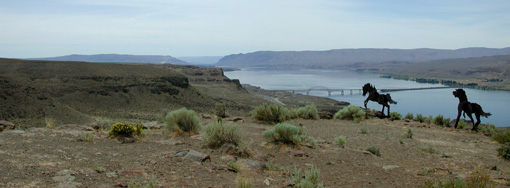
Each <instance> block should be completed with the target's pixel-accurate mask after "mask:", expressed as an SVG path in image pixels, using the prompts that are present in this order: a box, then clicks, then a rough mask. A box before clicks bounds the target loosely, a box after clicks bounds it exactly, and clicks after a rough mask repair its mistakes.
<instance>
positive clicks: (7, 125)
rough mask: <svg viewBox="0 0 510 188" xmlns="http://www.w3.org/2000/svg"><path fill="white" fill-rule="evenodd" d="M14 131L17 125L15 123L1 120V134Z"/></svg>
mask: <svg viewBox="0 0 510 188" xmlns="http://www.w3.org/2000/svg"><path fill="white" fill-rule="evenodd" d="M14 129H16V125H15V124H14V123H11V122H8V121H4V120H0V132H2V131H4V130H14Z"/></svg>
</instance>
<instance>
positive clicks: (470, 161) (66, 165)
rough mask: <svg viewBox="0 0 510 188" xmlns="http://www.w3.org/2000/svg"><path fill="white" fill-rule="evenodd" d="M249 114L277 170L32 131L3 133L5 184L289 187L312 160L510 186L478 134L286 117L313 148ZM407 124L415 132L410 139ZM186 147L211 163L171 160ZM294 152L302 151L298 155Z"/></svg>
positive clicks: (372, 175)
mask: <svg viewBox="0 0 510 188" xmlns="http://www.w3.org/2000/svg"><path fill="white" fill-rule="evenodd" d="M243 119H244V120H243V121H238V122H236V124H238V125H239V126H240V127H241V129H242V130H243V133H244V134H245V141H246V142H248V143H249V148H250V149H251V150H253V152H254V154H253V155H252V156H251V157H250V158H249V159H251V160H254V161H258V162H263V163H266V164H267V165H268V166H269V165H271V167H272V168H271V169H272V170H264V171H262V170H245V169H243V168H241V170H240V171H239V172H233V171H229V170H221V169H218V168H216V167H217V166H221V165H225V164H227V163H228V161H227V160H228V158H229V157H228V155H227V154H224V153H221V152H220V150H212V149H207V148H204V147H203V146H202V143H201V137H200V135H198V136H197V135H195V136H191V137H173V136H171V135H169V134H167V133H164V131H163V130H157V129H156V130H146V131H145V132H146V134H147V136H146V137H145V138H143V139H142V140H141V141H138V142H135V143H125V144H122V143H120V142H119V141H118V140H114V139H111V138H108V137H107V133H106V131H83V130H58V128H57V129H47V128H35V129H30V130H26V131H20V130H11V131H4V132H1V133H0V159H1V162H0V187H123V186H129V185H130V184H136V183H138V185H145V184H147V183H148V182H149V181H152V182H157V185H158V186H159V187H236V180H237V179H238V178H239V177H243V178H245V179H248V180H249V181H250V182H251V184H252V185H253V187H286V186H287V185H288V184H289V182H290V181H289V180H290V179H291V178H290V174H289V173H288V171H287V170H285V169H290V168H294V167H297V168H301V169H303V170H307V169H310V168H311V166H312V165H315V166H316V167H317V168H318V169H320V181H322V182H323V183H324V185H325V186H326V187H419V186H420V185H423V184H424V182H426V181H438V180H447V179H449V178H454V177H464V178H465V177H468V176H469V175H470V173H471V172H473V171H475V170H477V169H482V170H484V171H486V172H487V173H488V174H490V176H491V182H492V183H493V184H494V185H495V186H496V187H505V186H510V181H509V180H510V162H509V161H506V160H504V159H502V158H500V157H498V156H497V151H496V149H497V148H498V147H499V144H498V143H496V142H494V141H492V140H491V139H490V138H488V137H486V136H484V135H482V134H481V133H472V132H470V131H468V130H453V129H451V128H440V127H436V126H433V125H428V124H422V123H417V122H406V121H390V120H387V119H376V118H373V119H369V120H364V121H362V122H360V123H354V122H352V121H347V120H292V121H289V122H288V123H291V124H301V125H302V126H303V128H304V131H305V133H306V134H307V135H308V136H312V137H314V138H315V140H316V141H317V147H316V148H309V147H304V146H302V147H300V148H292V147H289V146H282V145H275V144H273V143H270V142H269V141H268V140H266V139H265V138H264V137H263V136H262V132H263V131H264V130H267V129H271V128H272V127H273V125H263V124H259V123H256V122H253V121H252V120H250V119H249V118H243ZM212 121H213V120H212V119H201V122H202V124H203V125H204V126H207V125H208V124H209V123H211V122H212ZM225 123H234V122H225ZM361 129H365V130H367V134H362V133H361ZM409 129H411V131H412V133H413V137H412V138H406V137H405V136H404V135H405V134H406V133H407V132H408V130H409ZM85 133H89V134H91V135H93V136H94V139H93V142H83V141H80V138H81V137H82V135H84V134H85ZM337 136H345V137H346V144H345V147H344V148H341V147H339V146H338V145H336V144H335V143H334V138H335V137H337ZM370 146H374V147H378V148H380V152H381V156H376V155H373V154H369V153H367V152H364V151H363V150H364V149H365V148H368V147H370ZM183 149H192V150H196V151H199V152H201V153H204V154H206V155H209V156H210V160H206V161H204V162H202V163H199V162H193V161H190V160H186V159H183V158H180V157H173V154H175V153H176V152H177V151H180V150H183ZM295 150H300V151H303V152H304V156H301V157H299V156H295V155H294V154H293V153H295ZM431 151H432V152H431ZM230 158H232V157H230ZM237 159H238V160H240V159H241V158H237ZM278 169H280V170H278Z"/></svg>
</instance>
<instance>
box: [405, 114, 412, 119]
mask: <svg viewBox="0 0 510 188" xmlns="http://www.w3.org/2000/svg"><path fill="white" fill-rule="evenodd" d="M404 118H405V119H408V120H413V119H414V115H413V114H411V113H407V114H406V117H404Z"/></svg>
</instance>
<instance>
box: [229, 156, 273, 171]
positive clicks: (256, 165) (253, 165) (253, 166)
mask: <svg viewBox="0 0 510 188" xmlns="http://www.w3.org/2000/svg"><path fill="white" fill-rule="evenodd" d="M236 163H237V164H238V165H239V169H240V170H260V171H262V170H264V169H266V163H263V162H259V161H254V160H251V159H240V160H238V161H237V162H236Z"/></svg>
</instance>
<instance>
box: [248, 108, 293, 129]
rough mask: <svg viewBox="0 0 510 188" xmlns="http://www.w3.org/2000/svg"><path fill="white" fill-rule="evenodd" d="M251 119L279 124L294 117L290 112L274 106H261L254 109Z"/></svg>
mask: <svg viewBox="0 0 510 188" xmlns="http://www.w3.org/2000/svg"><path fill="white" fill-rule="evenodd" d="M252 114H253V115H252V118H253V119H256V120H259V121H263V122H266V123H270V124H276V123H281V122H284V121H286V120H289V119H291V118H292V117H293V116H294V115H293V112H291V110H289V109H288V108H285V107H283V106H280V105H276V104H263V105H260V106H258V107H257V108H255V110H253V112H252Z"/></svg>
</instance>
